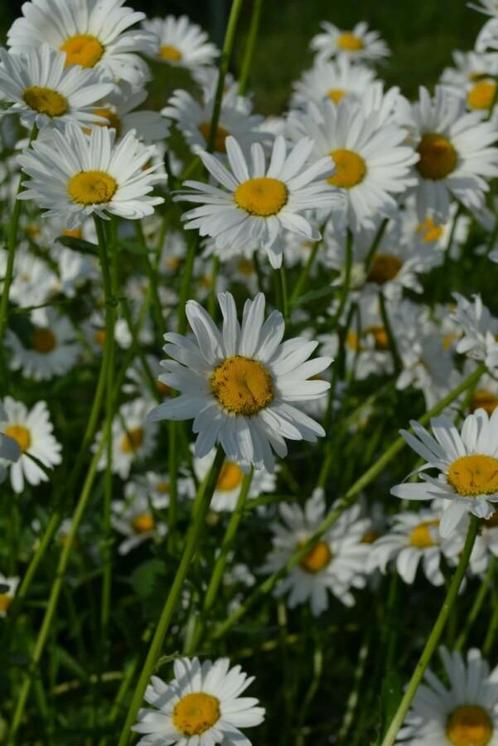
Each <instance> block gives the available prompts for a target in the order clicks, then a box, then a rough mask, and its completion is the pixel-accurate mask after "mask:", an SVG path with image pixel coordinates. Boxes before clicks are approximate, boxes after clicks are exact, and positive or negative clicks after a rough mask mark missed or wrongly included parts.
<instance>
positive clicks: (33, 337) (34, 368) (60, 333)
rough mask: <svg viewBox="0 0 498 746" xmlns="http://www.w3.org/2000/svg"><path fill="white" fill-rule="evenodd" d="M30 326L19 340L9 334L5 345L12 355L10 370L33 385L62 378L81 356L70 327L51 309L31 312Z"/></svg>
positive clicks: (67, 320) (9, 331) (11, 333)
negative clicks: (37, 382)
mask: <svg viewBox="0 0 498 746" xmlns="http://www.w3.org/2000/svg"><path fill="white" fill-rule="evenodd" d="M31 322H32V328H31V329H30V332H29V335H28V337H27V338H22V339H21V338H20V337H18V336H17V334H14V332H13V331H11V330H10V329H9V330H8V335H7V339H6V343H7V345H8V347H9V348H10V354H11V357H10V360H9V366H10V368H11V369H12V370H21V371H22V374H23V376H25V377H26V378H32V379H34V380H35V381H48V380H50V379H51V378H54V377H55V376H63V375H64V374H65V373H67V372H68V371H69V370H71V368H73V367H74V365H75V364H76V361H77V359H78V357H79V355H80V345H79V343H78V341H77V339H76V333H75V330H74V328H73V325H72V324H71V322H70V321H69V319H67V318H66V317H65V316H61V315H60V314H58V313H57V312H56V311H55V310H54V309H53V308H39V309H37V310H36V311H33V312H32V314H31Z"/></svg>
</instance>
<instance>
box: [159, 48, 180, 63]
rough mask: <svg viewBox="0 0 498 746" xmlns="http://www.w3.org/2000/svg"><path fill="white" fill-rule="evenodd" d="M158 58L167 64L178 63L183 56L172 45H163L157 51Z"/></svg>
mask: <svg viewBox="0 0 498 746" xmlns="http://www.w3.org/2000/svg"><path fill="white" fill-rule="evenodd" d="M159 56H160V58H161V59H162V60H167V61H168V62H180V60H181V59H182V57H183V54H182V53H181V52H180V50H179V49H178V47H174V46H173V45H172V44H164V45H163V46H162V47H161V49H160V50H159Z"/></svg>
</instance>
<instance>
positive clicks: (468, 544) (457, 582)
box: [381, 515, 479, 746]
mask: <svg viewBox="0 0 498 746" xmlns="http://www.w3.org/2000/svg"><path fill="white" fill-rule="evenodd" d="M478 528H479V519H478V518H476V516H475V515H473V516H471V519H470V525H469V529H468V531H467V537H466V539H465V546H464V548H463V552H462V553H461V555H460V559H459V561H458V566H457V568H456V570H455V572H454V574H453V577H452V579H451V583H450V585H449V587H448V591H447V593H446V596H445V598H444V601H443V605H442V607H441V611H440V612H439V614H438V617H437V619H436V621H435V622H434V625H433V627H432V630H431V633H430V635H429V637H428V639H427V642H426V643H425V647H424V649H423V651H422V655H421V656H420V658H419V661H418V663H417V665H416V667H415V670H414V672H413V674H412V677H411V679H410V681H409V683H408V686H407V688H406V691H405V694H404V695H403V698H402V700H401V702H400V704H399V706H398V709H397V710H396V713H395V715H394V717H393V719H392V721H391V725H390V726H389V728H388V731H387V733H386V735H385V736H384V739H383V741H382V744H381V746H393V744H394V742H395V741H396V738H397V735H398V731H399V729H400V728H401V726H402V724H403V721H404V719H405V716H406V714H407V712H408V710H409V708H410V705H411V703H412V701H413V698H414V696H415V693H416V691H417V689H418V687H419V684H420V683H421V681H422V679H423V676H424V673H425V670H426V668H427V666H428V665H429V663H430V661H431V658H432V655H433V653H434V651H435V649H436V647H437V644H438V642H439V640H440V639H441V635H442V634H443V631H444V628H445V625H446V622H447V621H448V617H449V615H450V612H451V610H452V608H453V606H454V604H455V601H456V598H457V595H458V591H459V589H460V586H461V584H462V580H463V577H464V575H465V571H466V569H467V566H468V564H469V560H470V555H471V552H472V548H473V546H474V542H475V540H476V536H477V530H478Z"/></svg>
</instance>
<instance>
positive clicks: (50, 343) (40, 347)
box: [31, 328, 57, 355]
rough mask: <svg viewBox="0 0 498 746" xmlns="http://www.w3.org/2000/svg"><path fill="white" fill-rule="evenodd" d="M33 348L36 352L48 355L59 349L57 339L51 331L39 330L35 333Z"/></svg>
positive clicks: (32, 340) (32, 341)
mask: <svg viewBox="0 0 498 746" xmlns="http://www.w3.org/2000/svg"><path fill="white" fill-rule="evenodd" d="M31 346H32V347H33V349H34V350H36V352H41V353H42V354H43V355H47V354H48V353H49V352H52V350H55V348H56V347H57V338H56V336H55V334H54V333H53V332H52V331H51V330H50V329H45V328H39V329H35V331H34V332H33V337H32V339H31Z"/></svg>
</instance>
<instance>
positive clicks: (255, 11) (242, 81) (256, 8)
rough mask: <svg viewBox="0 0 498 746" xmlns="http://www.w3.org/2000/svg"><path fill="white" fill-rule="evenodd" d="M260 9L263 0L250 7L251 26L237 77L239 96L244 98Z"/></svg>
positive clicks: (258, 0)
mask: <svg viewBox="0 0 498 746" xmlns="http://www.w3.org/2000/svg"><path fill="white" fill-rule="evenodd" d="M262 8H263V0H254V2H253V6H252V16H251V25H250V26H249V33H248V35H247V41H246V46H245V50H244V59H243V60H242V69H241V71H240V77H239V95H240V96H245V94H246V92H247V85H248V82H249V77H250V75H251V65H252V61H253V58H254V50H255V49H256V41H257V38H258V31H259V27H260V24H261V10H262Z"/></svg>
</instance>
